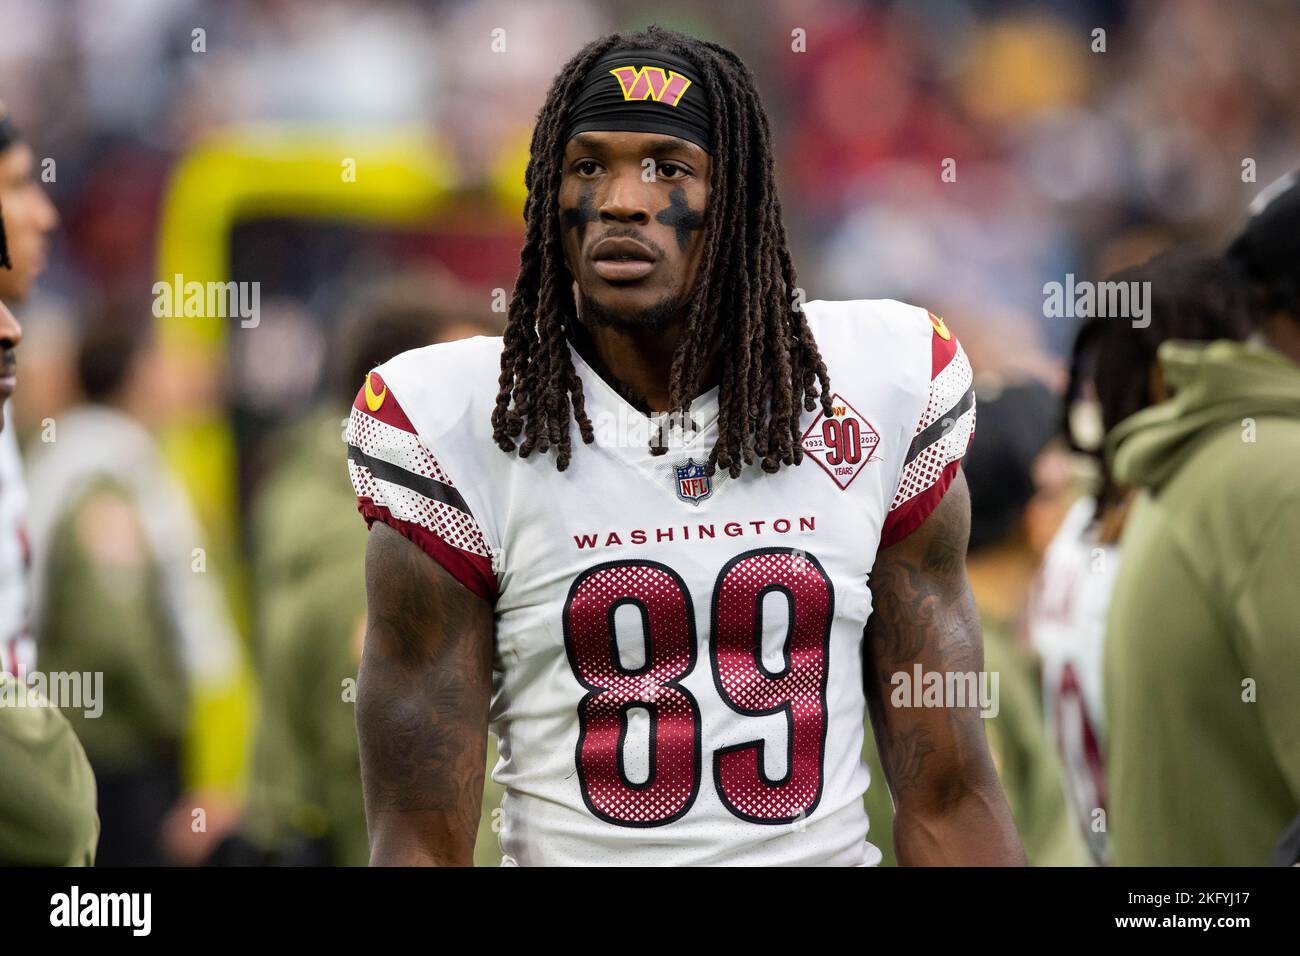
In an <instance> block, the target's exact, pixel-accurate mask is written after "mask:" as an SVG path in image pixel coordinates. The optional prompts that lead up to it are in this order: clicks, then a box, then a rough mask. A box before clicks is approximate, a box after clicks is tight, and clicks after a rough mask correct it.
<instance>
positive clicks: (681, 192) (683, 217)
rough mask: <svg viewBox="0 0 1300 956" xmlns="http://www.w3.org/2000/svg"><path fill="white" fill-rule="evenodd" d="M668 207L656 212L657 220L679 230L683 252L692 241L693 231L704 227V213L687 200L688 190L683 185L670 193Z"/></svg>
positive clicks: (680, 247) (679, 243) (678, 239)
mask: <svg viewBox="0 0 1300 956" xmlns="http://www.w3.org/2000/svg"><path fill="white" fill-rule="evenodd" d="M668 202H669V204H670V205H669V206H668V208H667V209H664V210H661V211H660V212H657V213H655V222H659V223H663V224H664V225H665V226H670V227H671V228H673V229H674V230H676V232H677V247H678V248H679V249H681V250H682V251H683V252H685V251H686V246H687V244H688V243H689V242H690V241H691V233H692V232H695V231H696V230H697V229H703V228H704V213H703V212H700V211H698V210H695V209H692V208H691V207H690V206H689V205H688V204H687V202H686V190H685V189H683V188H682V187H681V186H678V187H676V188H675V189H673V191H672V192H670V193H669V194H668Z"/></svg>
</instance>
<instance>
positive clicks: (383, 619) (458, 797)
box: [357, 522, 492, 866]
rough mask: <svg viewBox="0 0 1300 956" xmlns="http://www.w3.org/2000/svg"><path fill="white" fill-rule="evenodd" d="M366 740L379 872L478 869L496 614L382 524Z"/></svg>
mask: <svg viewBox="0 0 1300 956" xmlns="http://www.w3.org/2000/svg"><path fill="white" fill-rule="evenodd" d="M366 592H367V595H368V600H369V611H368V618H367V622H366V641H365V650H364V652H363V654H362V657H361V670H360V674H359V679H358V685H357V735H358V737H359V739H360V744H361V782H362V788H363V790H364V793H365V802H366V827H367V829H368V830H369V833H370V863H371V865H372V866H393V865H397V866H413V865H429V866H456V865H463V866H469V865H471V864H472V863H473V859H474V837H475V834H476V833H477V832H478V825H479V812H480V803H481V801H482V797H483V768H484V763H485V762H486V752H487V751H486V748H487V730H488V699H489V696H490V693H491V688H492V609H491V607H490V606H489V605H488V603H487V602H486V601H484V600H483V599H482V598H480V597H478V596H477V595H475V594H473V593H471V592H470V591H469V590H468V589H466V588H465V587H464V586H463V585H461V584H460V582H458V581H457V580H456V579H455V578H453V577H452V576H451V575H450V574H448V573H447V572H446V571H445V570H443V569H442V567H440V566H439V565H438V564H437V563H436V562H435V561H434V560H433V559H432V558H430V557H429V556H428V555H426V554H425V553H424V552H423V551H421V550H420V549H419V548H418V547H417V546H416V545H414V544H412V543H411V542H410V541H408V540H407V539H406V538H404V537H402V536H401V535H400V534H398V533H397V532H396V531H394V530H393V529H392V528H389V527H388V526H387V525H384V524H380V523H378V522H376V523H375V525H374V526H373V527H372V529H371V531H370V541H369V543H368V545H367V547H366Z"/></svg>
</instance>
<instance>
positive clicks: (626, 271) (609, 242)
mask: <svg viewBox="0 0 1300 956" xmlns="http://www.w3.org/2000/svg"><path fill="white" fill-rule="evenodd" d="M591 261H592V268H593V269H594V270H595V271H596V275H598V276H600V277H601V278H602V279H605V280H608V281H610V282H629V281H631V280H634V279H641V278H644V277H645V276H647V275H649V274H650V271H651V270H652V269H654V267H655V254H654V253H653V252H651V251H650V248H649V247H648V246H646V245H645V244H643V243H640V242H637V240H635V239H630V238H628V237H626V236H622V237H614V236H611V237H610V238H608V239H602V240H600V242H598V243H596V245H595V246H594V247H592V250H591Z"/></svg>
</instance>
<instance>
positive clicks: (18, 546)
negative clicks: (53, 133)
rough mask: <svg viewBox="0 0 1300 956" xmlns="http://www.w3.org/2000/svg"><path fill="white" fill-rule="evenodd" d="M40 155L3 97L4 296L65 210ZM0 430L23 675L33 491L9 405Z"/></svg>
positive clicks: (1, 613)
mask: <svg viewBox="0 0 1300 956" xmlns="http://www.w3.org/2000/svg"><path fill="white" fill-rule="evenodd" d="M35 166H36V159H35V156H34V155H33V153H32V149H31V147H30V146H29V145H27V143H26V142H24V141H23V139H22V137H21V136H20V135H19V133H18V129H17V127H16V126H15V125H14V122H13V120H12V118H11V117H10V116H9V113H8V110H7V109H6V108H5V105H4V103H3V102H0V204H3V206H4V209H5V215H6V219H7V226H8V253H7V255H6V257H5V259H6V262H7V265H8V268H3V269H0V302H7V303H9V304H11V305H12V304H15V303H18V302H22V301H23V300H24V299H26V298H27V296H28V294H29V293H30V291H31V288H32V284H33V282H35V280H36V277H37V276H38V275H40V273H41V272H42V271H43V270H44V268H45V258H46V246H47V242H48V236H49V233H50V232H51V231H52V230H53V229H54V227H55V226H57V225H58V222H59V216H58V213H57V212H55V210H54V206H53V204H52V203H51V202H50V200H49V198H48V197H47V196H46V195H45V191H44V190H43V189H42V188H41V185H40V183H39V181H38V180H37V179H36V177H35V175H34V170H35ZM4 415H5V416H6V419H5V421H6V424H8V425H9V426H10V427H7V428H4V429H3V432H4V433H3V434H0V672H3V671H9V672H11V673H14V674H18V675H19V676H21V675H23V674H25V673H27V672H29V671H30V670H31V669H32V667H33V666H34V658H35V648H34V645H33V644H32V641H31V637H30V634H29V623H28V613H29V605H30V596H29V594H28V586H29V585H28V565H29V564H30V560H31V556H30V552H29V549H28V543H27V530H26V521H25V517H24V516H25V514H26V511H27V491H26V485H25V484H24V482H23V471H22V459H21V458H20V456H19V453H18V439H17V436H16V435H15V434H14V429H13V427H12V417H11V415H10V411H9V409H8V407H7V406H6V408H5V410H4Z"/></svg>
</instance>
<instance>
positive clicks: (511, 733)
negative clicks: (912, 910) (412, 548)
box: [347, 301, 975, 865]
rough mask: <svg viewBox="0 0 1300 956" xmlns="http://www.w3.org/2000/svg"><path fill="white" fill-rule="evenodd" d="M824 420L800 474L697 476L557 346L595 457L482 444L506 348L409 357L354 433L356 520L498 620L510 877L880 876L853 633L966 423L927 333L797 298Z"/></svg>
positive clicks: (898, 319)
mask: <svg viewBox="0 0 1300 956" xmlns="http://www.w3.org/2000/svg"><path fill="white" fill-rule="evenodd" d="M805 308H806V309H807V313H808V320H809V322H810V324H811V327H812V330H813V334H814V335H815V337H816V340H817V344H818V346H819V348H820V350H821V354H822V356H823V358H824V359H825V361H826V364H827V368H828V370H829V373H830V381H831V388H832V392H833V395H832V401H831V404H832V406H833V412H834V413H833V414H832V415H831V416H825V415H823V413H822V412H821V410H820V407H819V408H818V410H817V411H815V412H805V413H804V420H803V423H802V428H803V439H802V444H803V447H804V449H805V450H806V452H807V457H806V458H805V460H804V462H803V463H802V464H801V465H800V466H798V467H794V468H791V467H785V468H782V469H781V470H780V471H779V472H778V473H776V474H766V473H763V472H761V471H759V470H757V469H753V468H747V469H746V470H745V471H744V473H743V474H742V475H741V476H740V477H739V478H736V479H732V478H729V477H725V476H723V475H721V474H719V475H714V476H712V477H709V476H707V475H705V474H704V469H703V467H702V466H703V464H704V463H705V462H706V461H707V459H708V455H709V452H710V450H711V449H712V447H713V444H714V442H715V440H716V438H717V416H718V391H717V389H716V388H715V389H713V390H712V391H710V392H708V393H706V394H705V395H703V396H701V397H700V398H698V399H697V400H696V401H695V402H694V403H693V404H692V406H691V410H690V414H691V416H692V417H693V418H694V420H695V423H696V425H697V426H698V430H696V431H694V433H693V434H692V436H691V437H690V440H688V441H685V442H683V443H681V444H680V447H676V448H672V449H670V450H669V452H668V454H666V455H661V456H654V455H651V454H650V451H649V447H648V445H649V440H650V435H651V431H650V426H651V422H652V419H651V418H649V417H647V416H644V415H642V414H641V413H640V412H638V411H637V410H636V409H635V408H633V407H632V406H631V405H629V404H628V403H627V402H626V401H625V400H624V399H623V398H621V397H620V396H619V395H618V393H617V392H616V391H615V390H614V389H613V388H611V387H610V386H609V385H608V384H607V383H606V382H605V381H604V380H602V379H601V378H600V377H599V376H598V375H597V374H596V373H595V372H593V370H592V369H591V368H590V367H589V366H588V365H587V363H586V362H585V361H583V359H582V358H581V357H580V356H579V355H578V354H577V352H576V351H574V350H572V349H571V352H572V354H573V362H574V366H575V368H576V370H577V374H578V376H579V377H580V378H581V379H582V385H583V390H584V394H585V398H586V411H587V414H588V416H589V417H590V419H591V421H592V424H593V427H594V430H595V437H596V442H595V443H594V444H592V445H584V444H582V442H581V440H580V439H578V438H577V437H576V435H577V429H576V426H575V427H574V434H575V440H574V451H573V458H572V462H571V463H570V465H569V468H568V469H567V470H566V471H564V472H560V471H557V470H556V468H555V462H554V459H553V457H552V456H550V455H532V456H530V457H529V458H526V459H524V458H520V457H519V456H518V455H517V454H506V453H503V452H502V451H501V449H500V448H498V447H497V445H496V443H495V442H494V441H493V440H492V428H491V422H490V419H491V413H492V409H493V407H494V405H495V402H496V396H497V380H498V376H499V374H500V361H501V339H500V338H487V337H478V338H473V339H468V340H464V341H460V342H453V343H448V344H441V345H434V346H429V347H428V348H423V349H418V350H415V351H412V352H407V353H405V354H403V355H400V356H398V357H397V358H395V359H393V360H392V361H390V362H388V363H386V364H384V365H382V366H380V367H379V368H378V369H377V370H375V371H374V372H372V373H371V374H370V375H369V376H368V378H367V380H366V383H365V386H364V387H363V388H362V390H361V393H360V394H359V395H358V396H357V401H356V404H355V406H354V410H353V412H352V417H351V420H350V423H349V426H348V431H347V437H348V443H349V450H348V454H349V469H350V472H351V476H352V481H353V483H354V485H355V488H356V492H357V496H358V500H359V503H360V504H359V507H360V510H361V512H362V514H363V515H364V516H365V517H366V519H367V520H368V521H369V522H373V521H383V522H385V523H387V524H389V525H391V526H392V527H393V528H395V529H396V530H397V531H399V532H400V533H402V534H403V535H405V536H406V537H408V538H409V539H411V540H412V541H414V542H415V543H416V544H418V545H420V547H422V548H423V549H424V550H425V551H426V552H428V553H429V554H430V555H431V556H432V557H433V559H434V560H436V561H438V562H439V563H440V564H441V565H442V566H443V567H445V568H446V569H447V570H448V571H449V572H450V573H451V574H453V575H455V576H456V577H457V579H459V580H460V581H461V582H462V583H463V584H464V585H465V586H466V587H467V588H469V589H470V590H472V591H474V592H475V593H477V594H479V595H481V596H482V597H484V598H486V599H487V600H489V601H491V602H492V604H493V607H494V609H495V623H496V648H495V663H494V692H493V697H492V707H491V721H492V727H493V730H494V732H495V733H496V734H497V737H498V739H499V742H500V757H501V759H500V761H499V763H498V764H497V766H496V769H495V771H494V773H493V778H494V779H495V780H496V781H497V782H498V783H500V784H502V785H503V786H504V787H505V789H506V796H505V799H504V802H503V805H502V806H503V828H502V830H501V833H500V840H501V849H502V852H503V854H504V857H505V861H506V862H507V863H518V864H525V865H534V864H546V865H565V864H638V865H695V864H757V865H782V864H796V865H797V864H850V865H864V864H873V863H876V862H877V861H878V860H879V859H880V853H879V851H878V850H877V849H876V848H875V847H873V846H872V845H871V844H869V843H868V842H867V817H866V813H865V811H864V809H863V803H862V797H863V794H864V793H865V791H866V789H867V785H868V783H869V782H870V781H869V773H868V770H867V768H866V767H865V766H864V764H863V762H862V760H861V756H860V755H861V751H862V743H863V732H864V723H865V718H866V702H865V698H864V695H863V647H862V644H863V627H864V626H865V625H866V622H867V617H868V616H869V615H870V613H871V593H870V591H869V590H868V588H867V580H868V576H869V574H870V572H871V567H872V564H873V562H874V561H875V556H876V551H877V549H878V548H879V547H881V546H883V545H888V544H890V543H893V542H894V541H897V540H899V539H901V538H902V537H904V536H905V535H907V534H908V533H910V532H911V531H912V530H914V529H915V528H916V527H917V526H918V525H920V523H921V522H922V521H923V520H924V519H925V517H926V516H927V515H928V514H929V513H930V512H931V511H933V509H934V508H935V506H936V505H937V504H938V501H939V499H940V498H941V497H942V496H943V493H944V491H945V490H946V489H947V487H948V486H949V484H950V483H951V481H952V480H953V478H954V476H955V475H956V472H957V468H958V466H959V460H960V458H961V457H962V455H963V454H964V453H965V450H966V447H967V445H968V443H969V441H970V438H971V435H972V431H973V428H974V420H975V407H974V392H973V390H972V387H971V369H970V365H969V363H968V362H967V360H966V356H965V353H964V352H963V351H962V349H961V346H960V345H959V344H958V342H957V340H956V339H955V338H954V337H953V336H952V335H951V334H950V333H949V331H948V329H947V328H946V327H945V326H944V324H943V322H942V320H940V319H938V318H937V317H935V316H932V315H931V314H929V313H927V312H926V311H925V310H924V309H918V308H914V307H912V306H908V305H903V304H901V303H898V302H892V301H854V302H809V303H807V305H806V306H805Z"/></svg>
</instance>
